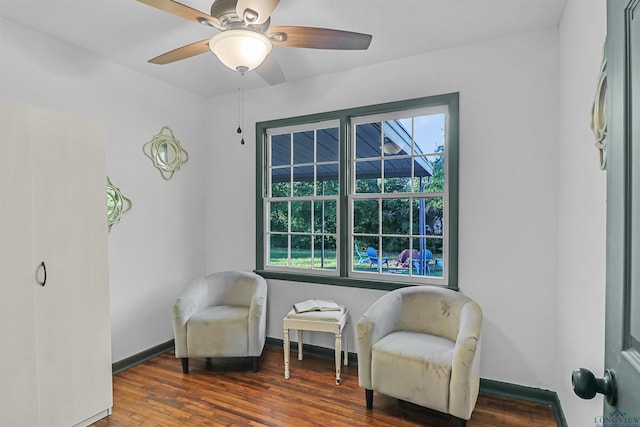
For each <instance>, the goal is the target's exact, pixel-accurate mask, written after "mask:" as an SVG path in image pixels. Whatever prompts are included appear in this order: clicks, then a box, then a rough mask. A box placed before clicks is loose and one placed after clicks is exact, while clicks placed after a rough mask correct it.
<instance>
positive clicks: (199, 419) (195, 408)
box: [93, 347, 556, 427]
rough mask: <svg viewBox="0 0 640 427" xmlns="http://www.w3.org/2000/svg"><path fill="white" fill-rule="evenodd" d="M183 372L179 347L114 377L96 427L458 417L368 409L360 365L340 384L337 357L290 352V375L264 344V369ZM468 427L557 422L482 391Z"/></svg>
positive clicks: (443, 422) (403, 408)
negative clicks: (108, 410) (107, 411)
mask: <svg viewBox="0 0 640 427" xmlns="http://www.w3.org/2000/svg"><path fill="white" fill-rule="evenodd" d="M190 365H191V366H190V373H189V375H184V374H182V368H181V365H180V360H178V359H176V358H175V357H174V354H173V350H172V351H170V352H167V353H165V354H163V355H161V356H159V357H156V358H154V359H152V360H150V361H148V362H146V363H143V364H140V365H138V366H135V367H133V368H131V369H128V370H126V371H124V372H121V373H120V374H118V375H116V376H114V378H113V389H114V397H113V398H114V407H113V414H112V415H111V416H109V417H107V418H105V419H103V420H100V421H99V422H97V423H95V424H93V425H94V426H95V427H108V426H112V427H133V426H157V427H177V426H180V427H182V426H233V427H240V426H252V427H257V426H294V427H304V426H323V427H325V426H326V427H328V426H336V427H354V426H373V427H382V426H384V427H387V426H398V427H408V426H430V427H440V426H453V425H455V423H454V421H453V419H452V418H451V417H449V416H447V415H443V414H440V413H437V412H434V411H430V410H427V409H425V408H421V407H419V406H416V405H413V404H410V403H406V402H400V401H398V400H397V399H394V398H391V397H388V396H384V395H381V394H378V393H375V396H374V401H373V410H367V409H366V408H365V399H364V390H363V389H361V388H360V387H359V386H358V370H357V367H356V366H353V365H349V366H344V367H343V370H342V384H341V385H339V386H336V385H335V371H334V369H335V368H334V364H333V361H332V360H326V359H321V358H317V357H313V356H311V355H309V356H308V355H306V354H305V358H304V360H302V361H298V360H297V354H296V353H294V352H292V354H291V365H290V366H291V378H290V379H288V380H285V379H284V368H283V352H282V350H281V349H274V348H270V347H265V350H264V353H263V355H262V358H261V365H260V371H259V372H257V373H254V372H252V370H251V362H250V361H249V360H248V359H247V360H235V359H225V360H215V359H214V361H213V362H212V363H211V364H210V365H209V366H207V364H206V361H205V359H192V360H190ZM467 426H469V427H482V426H486V427H499V426H509V427H532V426H535V427H556V422H555V419H554V417H553V412H552V410H551V408H550V407H548V406H544V405H537V404H533V403H528V402H521V401H515V400H511V399H505V398H501V397H494V396H488V395H482V394H481V395H480V397H479V398H478V403H477V405H476V408H475V411H474V413H473V416H472V417H471V419H470V420H469V422H468V423H467Z"/></svg>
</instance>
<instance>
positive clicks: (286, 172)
mask: <svg viewBox="0 0 640 427" xmlns="http://www.w3.org/2000/svg"><path fill="white" fill-rule="evenodd" d="M289 196H291V168H277V169H271V197H289Z"/></svg>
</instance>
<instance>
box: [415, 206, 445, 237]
mask: <svg viewBox="0 0 640 427" xmlns="http://www.w3.org/2000/svg"><path fill="white" fill-rule="evenodd" d="M442 209H443V199H442V197H436V198H424V199H413V227H412V234H413V235H414V236H415V235H423V236H424V235H435V236H442V229H443V227H444V224H443V222H442V218H443V216H442Z"/></svg>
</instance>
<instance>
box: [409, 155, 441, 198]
mask: <svg viewBox="0 0 640 427" xmlns="http://www.w3.org/2000/svg"><path fill="white" fill-rule="evenodd" d="M414 173H415V176H416V180H415V183H414V191H415V192H432V193H433V192H436V193H437V192H444V190H445V188H444V154H440V155H435V156H427V157H416V158H415V159H414Z"/></svg>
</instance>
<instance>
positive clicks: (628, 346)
mask: <svg viewBox="0 0 640 427" xmlns="http://www.w3.org/2000/svg"><path fill="white" fill-rule="evenodd" d="M607 70H608V71H607V75H608V89H607V91H608V94H607V96H608V98H607V107H608V108H607V110H608V112H607V113H608V116H607V121H608V126H607V127H608V137H607V139H608V144H609V153H608V154H609V156H608V158H609V163H608V171H607V301H606V329H605V331H606V338H605V369H609V370H611V371H613V372H614V375H615V381H616V385H617V399H616V401H614V402H611V403H609V402H607V400H606V399H605V406H604V414H603V415H604V416H605V417H606V416H607V415H610V414H613V413H615V415H617V416H618V417H619V416H621V415H620V412H622V413H623V414H624V415H626V416H627V417H629V418H631V419H632V420H633V419H635V420H636V421H635V424H633V425H636V426H640V0H631V1H629V0H609V1H608V2H607ZM616 410H619V412H616ZM610 418H611V423H609V424H614V423H617V424H620V419H616V417H610ZM627 421H631V420H627ZM606 424H607V420H606V419H605V425H606ZM623 425H624V424H623Z"/></svg>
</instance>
